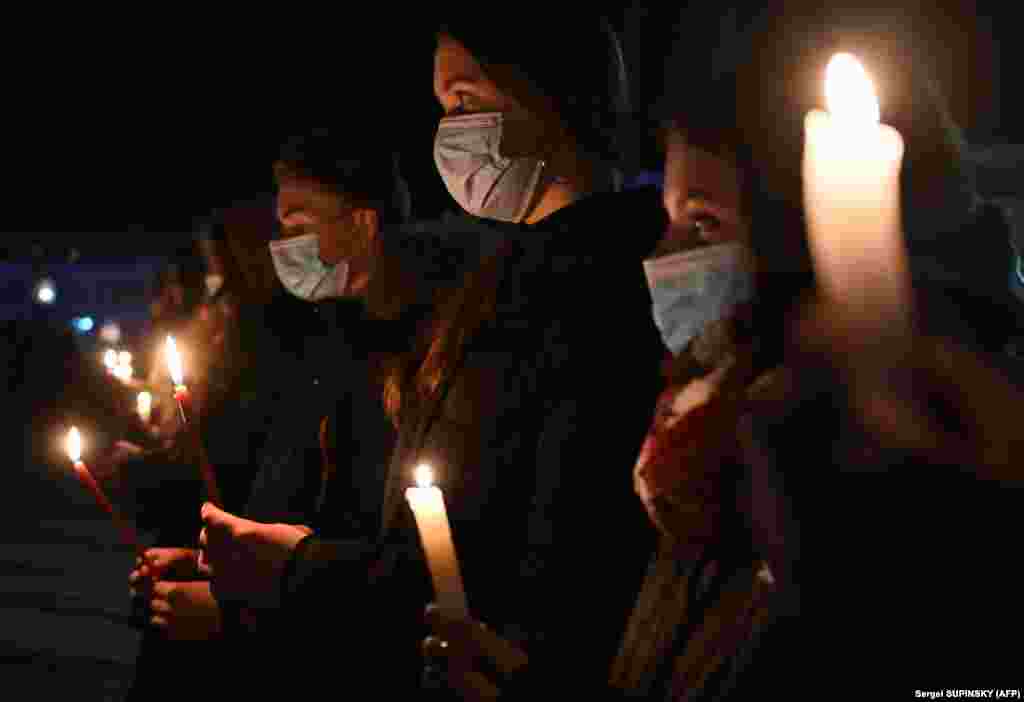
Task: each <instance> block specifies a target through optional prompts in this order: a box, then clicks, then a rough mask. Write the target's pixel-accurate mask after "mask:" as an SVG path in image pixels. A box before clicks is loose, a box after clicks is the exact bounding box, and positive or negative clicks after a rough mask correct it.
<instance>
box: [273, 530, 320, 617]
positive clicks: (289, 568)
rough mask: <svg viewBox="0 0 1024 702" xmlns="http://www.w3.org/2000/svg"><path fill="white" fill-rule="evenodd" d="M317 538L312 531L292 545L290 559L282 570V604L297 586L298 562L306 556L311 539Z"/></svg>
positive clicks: (283, 604) (282, 604)
mask: <svg viewBox="0 0 1024 702" xmlns="http://www.w3.org/2000/svg"><path fill="white" fill-rule="evenodd" d="M313 538H315V535H314V534H313V533H312V532H310V533H308V534H304V535H303V536H302V537H301V538H300V539H299V540H298V541H296V542H295V544H294V546H292V549H291V552H290V553H289V554H288V560H287V561H286V562H285V564H284V570H283V571H282V572H281V581H280V586H281V590H280V591H281V606H282V607H284V606H285V605H286V604H287V602H288V599H289V595H290V594H291V592H292V591H293V590H294V588H295V583H294V580H295V574H296V571H297V570H298V563H299V561H300V560H301V559H302V558H303V557H304V553H305V551H306V548H307V547H308V546H309V544H310V540H311V539H313Z"/></svg>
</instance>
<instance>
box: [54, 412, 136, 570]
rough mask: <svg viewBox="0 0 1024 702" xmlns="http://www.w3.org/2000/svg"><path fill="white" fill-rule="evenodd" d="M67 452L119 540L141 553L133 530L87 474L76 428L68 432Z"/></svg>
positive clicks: (76, 472)
mask: <svg viewBox="0 0 1024 702" xmlns="http://www.w3.org/2000/svg"><path fill="white" fill-rule="evenodd" d="M67 452H68V458H69V459H71V464H72V465H73V466H74V468H75V475H76V476H78V480H79V482H81V483H82V485H84V486H85V488H86V490H88V491H89V492H91V493H92V496H93V498H94V499H95V500H96V504H98V505H99V506H100V509H102V510H103V511H104V512H106V513H107V514H109V515H110V518H111V519H113V520H114V524H115V525H116V526H117V528H118V530H119V531H120V532H121V538H122V539H123V540H124V542H125V544H127V545H128V546H131V547H132V548H134V549H135V550H136V551H138V552H140V553H141V552H142V546H141V543H140V542H139V537H138V535H137V534H136V533H135V529H134V528H133V527H132V525H131V524H129V523H128V522H127V521H125V520H124V519H123V518H122V517H121V515H120V513H119V512H118V511H117V510H116V509H114V505H112V504H111V503H110V500H108V499H107V496H106V495H105V494H103V490H102V489H101V488H100V486H99V483H97V482H96V480H95V479H94V478H93V477H92V473H90V472H89V468H88V466H86V465H85V463H84V462H83V461H82V435H81V433H79V431H78V428H77V427H71V430H70V431H68V439H67Z"/></svg>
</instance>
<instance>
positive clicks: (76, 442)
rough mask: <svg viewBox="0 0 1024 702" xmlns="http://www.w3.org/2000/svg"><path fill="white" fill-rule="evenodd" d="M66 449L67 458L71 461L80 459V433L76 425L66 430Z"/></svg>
mask: <svg viewBox="0 0 1024 702" xmlns="http://www.w3.org/2000/svg"><path fill="white" fill-rule="evenodd" d="M67 449H68V458H70V459H71V462H72V463H78V462H79V461H80V460H82V435H81V434H80V433H79V432H78V427H71V430H70V431H69V432H68V440H67Z"/></svg>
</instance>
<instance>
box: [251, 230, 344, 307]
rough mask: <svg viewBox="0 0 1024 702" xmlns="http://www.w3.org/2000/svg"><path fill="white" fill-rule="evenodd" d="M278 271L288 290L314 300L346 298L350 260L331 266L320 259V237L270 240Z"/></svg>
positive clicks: (282, 282)
mask: <svg viewBox="0 0 1024 702" xmlns="http://www.w3.org/2000/svg"><path fill="white" fill-rule="evenodd" d="M270 255H271V256H272V257H273V259H274V270H276V271H277V277H278V279H279V280H280V281H281V284H282V285H284V287H285V289H286V290H287V291H288V292H290V293H291V294H292V295H294V296H295V297H298V298H301V299H303V300H308V301H310V302H316V301H318V300H325V299H328V298H332V297H343V296H344V294H345V285H346V283H347V282H348V268H349V266H348V261H341V262H339V263H336V264H334V265H327V264H325V263H324V262H323V261H321V260H320V236H319V235H318V234H304V235H302V236H296V237H292V238H290V239H284V240H282V241H272V242H270Z"/></svg>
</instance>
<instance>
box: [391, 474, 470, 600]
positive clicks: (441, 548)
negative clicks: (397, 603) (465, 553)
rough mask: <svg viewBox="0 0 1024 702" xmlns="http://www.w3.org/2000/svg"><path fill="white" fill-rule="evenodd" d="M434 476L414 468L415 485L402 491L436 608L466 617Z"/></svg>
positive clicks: (454, 557)
mask: <svg viewBox="0 0 1024 702" xmlns="http://www.w3.org/2000/svg"><path fill="white" fill-rule="evenodd" d="M433 481H434V475H433V471H431V469H430V466H427V465H425V464H424V465H420V466H419V467H417V468H416V484H417V486H418V487H410V488H407V489H406V491H405V499H406V500H408V501H409V506H410V507H411V508H412V513H413V515H415V517H416V527H417V529H418V530H419V532H420V540H421V541H422V542H423V551H424V552H425V553H426V555H427V565H428V566H429V567H430V576H431V578H432V579H433V581H434V591H435V593H436V595H437V604H438V606H440V607H442V608H444V609H445V610H447V611H449V612H451V613H452V614H455V615H461V616H468V615H469V607H468V606H467V604H466V593H465V591H464V590H463V588H462V576H461V574H460V573H459V560H458V558H456V556H455V545H454V544H453V543H452V532H451V528H450V527H449V525H448V513H447V511H446V510H445V506H444V495H443V494H442V493H441V489H440V488H438V487H437V486H435V485H433Z"/></svg>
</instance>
